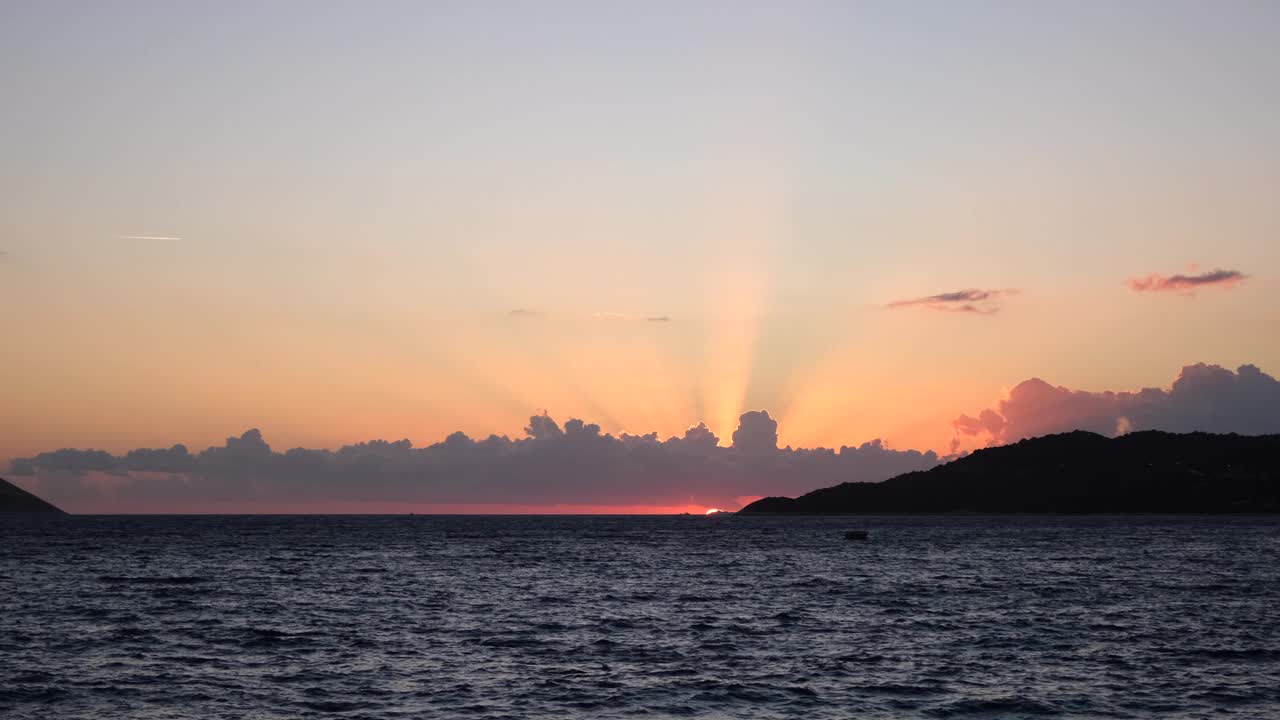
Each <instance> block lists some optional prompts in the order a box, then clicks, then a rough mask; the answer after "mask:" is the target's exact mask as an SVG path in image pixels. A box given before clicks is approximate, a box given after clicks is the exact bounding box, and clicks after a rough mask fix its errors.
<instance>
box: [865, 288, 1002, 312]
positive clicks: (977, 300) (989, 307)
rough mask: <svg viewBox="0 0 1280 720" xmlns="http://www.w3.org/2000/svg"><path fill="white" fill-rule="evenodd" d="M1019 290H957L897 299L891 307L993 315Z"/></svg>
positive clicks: (890, 304)
mask: <svg viewBox="0 0 1280 720" xmlns="http://www.w3.org/2000/svg"><path fill="white" fill-rule="evenodd" d="M1016 293H1017V290H977V289H974V288H970V289H968V290H957V291H956V292H948V293H939V294H937V295H929V296H927V297H920V298H914V299H912V300H895V301H894V302H891V303H889V307H890V308H904V307H917V306H918V307H923V308H927V309H929V310H937V311H939V312H959V313H975V314H979V315H991V314H993V313H997V312H999V311H1000V300H1001V299H1003V298H1005V297H1008V296H1009V295H1013V294H1016Z"/></svg>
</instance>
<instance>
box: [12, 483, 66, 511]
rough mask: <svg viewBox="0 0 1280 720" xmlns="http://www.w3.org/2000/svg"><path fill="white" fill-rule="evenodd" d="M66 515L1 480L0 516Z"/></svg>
mask: <svg viewBox="0 0 1280 720" xmlns="http://www.w3.org/2000/svg"><path fill="white" fill-rule="evenodd" d="M18 514H21V515H66V514H67V513H66V512H64V511H63V510H61V509H60V508H58V507H55V506H54V505H51V504H49V503H47V502H45V501H44V500H41V499H40V498H38V497H36V496H35V495H32V494H31V493H29V492H27V491H26V490H23V489H22V488H20V487H18V486H17V485H14V484H13V483H11V482H9V481H8V480H5V479H4V478H0V515H18Z"/></svg>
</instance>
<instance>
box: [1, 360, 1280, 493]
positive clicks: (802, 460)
mask: <svg viewBox="0 0 1280 720" xmlns="http://www.w3.org/2000/svg"><path fill="white" fill-rule="evenodd" d="M952 427H953V429H954V431H955V434H956V440H955V442H954V444H953V447H952V452H953V453H955V452H956V451H957V450H959V448H960V446H961V445H962V444H964V441H966V440H967V441H969V442H972V441H973V440H977V441H978V442H979V443H980V444H985V445H999V444H1004V443H1009V442H1016V441H1017V440H1020V439H1023V438H1027V437H1035V436H1039V435H1047V434H1052V433H1058V432H1067V431H1071V430H1077V429H1080V430H1089V431H1092V432H1097V433H1101V434H1104V435H1117V434H1123V433H1125V432H1129V431H1132V430H1166V431H1171V432H1189V431H1196V430H1200V431H1207V432H1221V433H1226V432H1236V433H1244V434H1262V433H1278V432H1280V382H1278V381H1277V380H1276V379H1275V378H1273V377H1272V376H1270V375H1268V374H1266V373H1264V372H1263V371H1261V370H1260V369H1258V368H1257V367H1256V366H1253V365H1243V366H1241V367H1240V368H1239V369H1238V370H1236V371H1235V372H1233V371H1231V370H1228V369H1225V368H1222V367H1220V366H1217V365H1206V364H1197V365H1188V366H1186V367H1184V368H1182V370H1181V372H1180V373H1179V374H1178V377H1177V378H1176V379H1175V381H1174V382H1173V384H1172V385H1171V387H1170V388H1169V389H1167V390H1165V389H1159V388H1146V389H1143V390H1140V391H1137V392H1088V391H1081V390H1072V389H1069V388H1065V387H1057V386H1053V385H1050V384H1049V383H1047V382H1045V381H1043V380H1041V379H1039V378H1032V379H1030V380H1025V381H1023V382H1021V383H1019V384H1018V385H1016V386H1015V387H1014V388H1013V389H1012V390H1011V391H1010V392H1009V393H1008V395H1007V397H1005V398H1003V399H1002V400H1000V401H999V402H998V403H996V404H995V405H994V406H993V407H990V408H987V409H984V410H982V411H981V412H979V413H978V414H977V415H976V416H970V415H961V416H960V417H958V418H957V419H956V420H955V421H954V422H953V423H952ZM730 440H731V444H729V445H728V446H722V445H721V444H720V438H718V437H716V435H715V434H714V433H713V432H712V431H711V430H710V429H708V427H707V426H706V425H705V424H702V423H699V424H698V425H696V426H693V427H691V428H689V429H688V430H687V431H686V432H685V433H684V434H683V435H681V436H672V437H669V438H667V439H665V440H663V439H660V438H659V437H658V435H657V433H649V434H647V435H632V434H628V433H621V434H619V435H617V436H614V435H610V434H608V433H603V432H601V429H600V426H599V425H596V424H592V423H587V422H585V421H583V420H580V419H576V418H574V419H570V420H568V421H567V422H565V423H564V425H563V426H562V425H561V424H559V423H558V422H556V421H555V420H554V419H553V418H552V417H551V416H549V415H547V414H542V415H534V416H533V417H531V418H530V419H529V425H528V426H527V427H526V428H525V430H524V437H519V438H515V439H512V438H509V437H507V436H499V435H490V436H489V437H487V438H484V439H482V440H476V439H473V438H471V437H468V436H467V435H465V434H464V433H461V432H455V433H453V434H451V435H449V436H448V437H446V438H445V439H444V440H443V441H441V442H438V443H435V444H433V445H429V446H427V447H422V448H415V447H414V446H413V444H412V443H411V442H410V441H409V440H397V441H387V440H371V441H368V442H361V443H356V444H353V445H346V446H343V447H341V448H339V449H338V450H327V449H307V448H292V449H289V450H286V451H284V452H280V451H276V450H274V449H272V447H271V446H270V445H269V444H268V443H267V441H266V440H265V439H264V437H263V435H262V433H261V432H260V431H259V430H257V429H251V430H248V431H246V432H244V433H243V434H241V435H240V436H238V437H229V438H227V440H226V442H225V443H224V444H223V445H221V446H215V447H210V448H208V449H206V450H204V451H202V452H199V453H192V452H191V451H189V450H188V449H187V448H186V447H185V446H183V445H174V446H172V447H169V448H160V449H152V448H138V449H134V450H130V451H128V452H127V453H124V454H123V455H113V454H112V453H109V452H106V451H103V450H77V449H62V450H56V451H52V452H46V453H40V454H38V455H36V456H34V457H29V458H18V459H15V460H14V461H13V462H12V463H11V466H10V470H11V472H12V475H13V476H14V477H18V478H24V479H25V480H28V481H30V482H32V483H35V485H33V487H35V488H37V489H38V490H39V491H40V492H41V493H42V494H44V495H45V496H47V497H48V498H49V499H50V500H52V501H53V502H55V503H59V504H63V505H65V506H66V507H68V508H70V509H72V510H73V511H79V512H93V511H99V512H103V511H110V512H121V511H123V512H129V511H131V509H134V511H142V512H209V511H229V512H230V511H234V512H254V511H258V512H288V511H311V512H342V511H355V510H358V509H360V508H364V509H366V510H370V511H378V512H387V511H394V509H395V508H397V507H406V508H408V507H411V508H417V509H420V510H422V511H424V512H431V511H436V512H484V511H485V510H486V509H488V510H489V511H492V512H513V511H516V512H518V511H523V512H536V511H538V509H539V508H549V507H555V508H559V510H558V511H564V512H573V511H578V512H604V511H620V510H626V509H628V508H634V509H637V510H641V511H643V510H644V509H650V510H655V511H656V510H658V509H666V510H675V509H682V508H686V507H688V508H692V509H697V508H700V507H722V508H735V507H739V506H741V505H743V504H745V503H747V502H750V501H751V500H752V499H754V498H756V497H759V496H764V495H792V496H794V495H798V494H803V493H805V492H808V491H810V490H813V489H816V488H819V487H826V486H830V485H835V484H838V483H841V482H868V481H878V480H883V479H886V478H889V477H893V476H894V475H898V474H901V473H905V472H910V471H914V470H924V469H927V468H929V467H932V466H934V465H936V464H937V463H939V462H943V461H946V460H948V459H950V457H951V456H947V457H939V456H938V454H937V453H935V452H933V451H925V452H921V451H917V450H896V449H891V448H889V447H886V446H885V444H884V443H883V442H882V441H881V440H878V439H877V440H872V441H869V442H865V443H862V444H861V445H859V446H856V447H849V446H842V447H840V448H838V449H828V448H812V449H795V448H791V447H784V448H779V447H778V423H777V421H776V420H775V419H774V418H773V417H771V416H770V415H769V413H768V412H767V411H751V412H746V413H744V414H742V415H741V417H740V418H739V422H738V426H737V429H736V430H735V431H734V432H733V435H732V438H730ZM370 503H372V504H373V505H370ZM371 508H372V509H371Z"/></svg>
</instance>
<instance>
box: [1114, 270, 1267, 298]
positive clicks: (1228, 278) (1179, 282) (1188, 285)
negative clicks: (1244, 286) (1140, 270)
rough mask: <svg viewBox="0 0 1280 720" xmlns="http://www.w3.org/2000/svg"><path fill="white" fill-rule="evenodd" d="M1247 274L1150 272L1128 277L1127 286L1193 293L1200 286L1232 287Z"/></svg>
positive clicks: (1235, 272)
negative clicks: (1169, 273) (1144, 274)
mask: <svg viewBox="0 0 1280 720" xmlns="http://www.w3.org/2000/svg"><path fill="white" fill-rule="evenodd" d="M1246 277H1247V276H1246V275H1245V274H1244V273H1242V272H1240V271H1239V270H1223V269H1221V268H1219V269H1216V270H1210V271H1209V272H1205V273H1200V274H1198V275H1161V274H1159V273H1151V274H1150V275H1147V276H1146V277H1135V278H1129V280H1128V283H1129V287H1130V288H1131V289H1132V290H1133V291H1134V292H1180V293H1184V294H1187V295H1193V294H1195V291H1196V289H1197V288H1201V287H1210V286H1218V287H1224V288H1229V287H1234V286H1236V285H1238V284H1239V283H1240V282H1242V281H1243V280H1244V279H1245V278H1246Z"/></svg>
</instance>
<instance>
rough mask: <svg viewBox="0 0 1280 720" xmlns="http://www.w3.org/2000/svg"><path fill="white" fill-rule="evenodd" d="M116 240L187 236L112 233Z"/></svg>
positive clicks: (166, 238) (167, 238)
mask: <svg viewBox="0 0 1280 720" xmlns="http://www.w3.org/2000/svg"><path fill="white" fill-rule="evenodd" d="M111 237H112V238H113V239H115V240H185V239H186V238H180V237H173V236H170V235H112V236H111Z"/></svg>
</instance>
